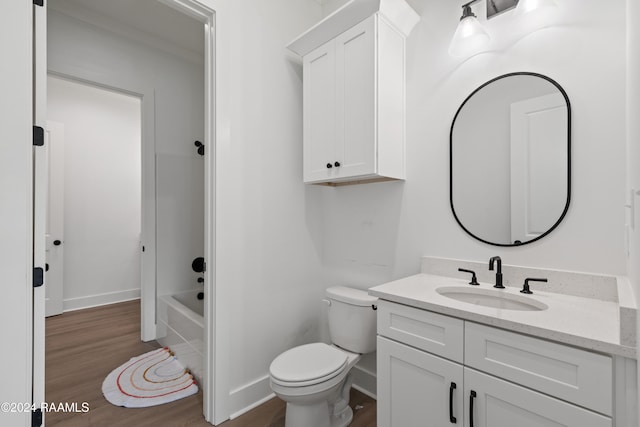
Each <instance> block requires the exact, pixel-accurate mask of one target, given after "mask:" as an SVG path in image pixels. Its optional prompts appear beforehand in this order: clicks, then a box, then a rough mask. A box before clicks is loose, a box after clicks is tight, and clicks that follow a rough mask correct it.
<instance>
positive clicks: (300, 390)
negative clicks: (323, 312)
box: [269, 287, 377, 427]
mask: <svg viewBox="0 0 640 427" xmlns="http://www.w3.org/2000/svg"><path fill="white" fill-rule="evenodd" d="M327 297H328V299H327V300H326V301H327V302H328V303H329V320H330V321H329V329H330V333H331V336H332V340H333V341H334V344H332V345H329V344H325V343H312V344H305V345H301V346H299V347H295V348H292V349H291V350H287V351H285V352H284V353H282V354H281V355H279V356H278V357H276V358H275V359H274V361H273V362H272V363H271V367H270V368H269V373H270V384H271V389H272V390H273V392H274V393H275V394H276V395H277V396H278V397H280V398H281V399H282V400H284V401H285V402H287V408H286V416H285V427H345V426H347V425H349V423H351V420H352V419H353V411H352V409H351V408H350V407H349V391H350V390H351V374H350V371H351V368H353V366H355V364H356V363H357V362H358V361H359V360H360V357H361V353H369V352H371V351H374V350H375V304H376V302H377V299H376V298H375V297H371V296H369V295H368V294H367V293H366V292H365V291H361V290H357V289H351V288H346V287H333V288H329V289H327ZM336 329H339V332H338V331H336ZM346 348H348V349H346Z"/></svg>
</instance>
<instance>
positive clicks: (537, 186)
mask: <svg viewBox="0 0 640 427" xmlns="http://www.w3.org/2000/svg"><path fill="white" fill-rule="evenodd" d="M570 151H571V105H570V103H569V98H568V97H567V94H566V92H565V91H564V90H563V89H562V87H560V85H558V83H556V82H555V81H553V80H552V79H550V78H549V77H546V76H543V75H541V74H536V73H527V72H520V73H511V74H505V75H503V76H500V77H497V78H495V79H493V80H490V81H488V82H487V83H485V84H483V85H482V86H480V87H479V88H478V89H476V90H475V91H473V92H472V93H471V95H469V96H468V97H467V99H465V101H464V102H463V103H462V105H461V106H460V108H459V109H458V112H457V113H456V115H455V117H454V119H453V123H452V124H451V133H450V182H449V183H450V198H451V209H452V211H453V215H454V217H455V218H456V220H457V221H458V223H459V224H460V226H461V227H462V228H463V229H464V230H465V231H466V232H467V233H469V234H470V235H471V236H473V237H474V238H476V239H478V240H480V241H482V242H485V243H488V244H491V245H496V246H516V245H522V244H526V243H531V242H534V241H536V240H538V239H540V238H542V237H544V236H546V235H547V234H549V233H550V232H551V231H552V230H553V229H554V228H555V227H556V226H557V225H558V224H559V223H560V221H562V219H563V218H564V215H565V214H566V212H567V209H568V208H569V200H570V174H571V157H570V154H571V153H570Z"/></svg>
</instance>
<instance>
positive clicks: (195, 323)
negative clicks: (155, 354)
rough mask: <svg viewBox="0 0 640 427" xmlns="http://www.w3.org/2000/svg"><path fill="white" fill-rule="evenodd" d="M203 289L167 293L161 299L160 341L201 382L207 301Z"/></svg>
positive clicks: (159, 317) (159, 308)
mask: <svg viewBox="0 0 640 427" xmlns="http://www.w3.org/2000/svg"><path fill="white" fill-rule="evenodd" d="M198 292H200V291H188V292H182V293H179V294H174V295H165V296H162V297H160V298H159V299H158V321H157V335H158V339H157V340H158V342H159V343H160V344H161V345H163V346H167V347H169V348H170V349H171V351H173V352H174V353H175V355H176V356H177V358H178V360H179V361H180V362H181V363H182V364H183V365H185V366H186V367H187V368H189V369H190V370H191V372H192V373H193V374H194V376H195V377H196V380H197V381H198V384H200V383H201V381H202V376H203V373H204V371H203V368H204V356H203V355H204V300H199V299H198V298H197V295H198Z"/></svg>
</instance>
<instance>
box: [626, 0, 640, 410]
mask: <svg viewBox="0 0 640 427" xmlns="http://www.w3.org/2000/svg"><path fill="white" fill-rule="evenodd" d="M638 13H640V0H627V24H628V25H627V37H628V39H627V55H628V63H627V191H628V192H630V191H631V190H632V189H633V190H635V191H638V190H640V121H639V120H638V117H639V116H640V28H639V27H638V25H637V24H635V22H634V21H633V19H634V16H637V14H638ZM628 197H629V198H630V199H631V198H632V197H635V213H634V216H635V228H633V229H630V230H629V253H628V255H627V274H628V275H629V279H630V281H631V285H632V286H633V288H634V291H635V296H636V306H637V307H640V195H634V196H631V195H629V196H628ZM629 201H630V200H629ZM630 220H631V218H630V216H628V217H627V224H630V223H631V221H630ZM637 332H638V339H637V342H638V343H640V317H638V327H637ZM638 381H639V382H640V372H639V377H638ZM639 410H640V408H639ZM639 419H640V414H639Z"/></svg>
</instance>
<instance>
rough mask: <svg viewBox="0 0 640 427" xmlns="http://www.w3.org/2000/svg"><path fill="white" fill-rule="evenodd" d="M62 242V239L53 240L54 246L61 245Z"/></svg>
mask: <svg viewBox="0 0 640 427" xmlns="http://www.w3.org/2000/svg"><path fill="white" fill-rule="evenodd" d="M61 244H62V242H61V241H60V240H54V241H53V246H60V245H61Z"/></svg>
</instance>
